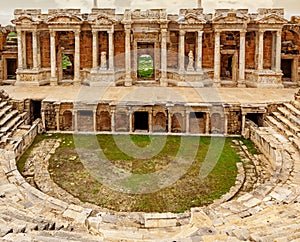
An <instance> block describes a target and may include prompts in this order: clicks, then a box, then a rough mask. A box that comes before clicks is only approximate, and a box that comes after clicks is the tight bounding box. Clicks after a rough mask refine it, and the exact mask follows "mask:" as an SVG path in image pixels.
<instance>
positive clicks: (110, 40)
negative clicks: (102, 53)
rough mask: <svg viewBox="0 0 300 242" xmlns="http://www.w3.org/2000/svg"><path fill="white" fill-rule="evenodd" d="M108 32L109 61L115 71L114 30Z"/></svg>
mask: <svg viewBox="0 0 300 242" xmlns="http://www.w3.org/2000/svg"><path fill="white" fill-rule="evenodd" d="M107 33H108V45H109V47H108V49H109V50H108V52H109V58H108V62H109V70H110V71H113V70H114V58H115V57H114V31H113V30H110V31H107Z"/></svg>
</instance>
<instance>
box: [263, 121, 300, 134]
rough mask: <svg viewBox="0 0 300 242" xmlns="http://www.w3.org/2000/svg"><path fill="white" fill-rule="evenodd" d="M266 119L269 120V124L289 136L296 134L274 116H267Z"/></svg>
mask: <svg viewBox="0 0 300 242" xmlns="http://www.w3.org/2000/svg"><path fill="white" fill-rule="evenodd" d="M266 120H267V122H268V124H269V125H270V126H272V127H273V128H275V129H278V130H280V131H281V132H282V133H283V134H284V135H286V136H287V137H294V134H293V133H292V132H291V131H289V130H287V129H286V128H285V126H284V125H283V124H282V123H281V122H279V121H278V120H276V119H275V118H274V117H272V116H267V117H266Z"/></svg>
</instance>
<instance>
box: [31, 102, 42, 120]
mask: <svg viewBox="0 0 300 242" xmlns="http://www.w3.org/2000/svg"><path fill="white" fill-rule="evenodd" d="M41 109H42V101H36V100H32V101H31V121H32V122H33V121H34V120H36V119H38V118H41V117H42V115H41Z"/></svg>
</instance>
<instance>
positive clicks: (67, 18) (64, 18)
mask: <svg viewBox="0 0 300 242" xmlns="http://www.w3.org/2000/svg"><path fill="white" fill-rule="evenodd" d="M81 22H82V19H81V18H79V17H77V16H74V15H56V16H53V17H50V18H48V20H47V23H48V24H80V23H81Z"/></svg>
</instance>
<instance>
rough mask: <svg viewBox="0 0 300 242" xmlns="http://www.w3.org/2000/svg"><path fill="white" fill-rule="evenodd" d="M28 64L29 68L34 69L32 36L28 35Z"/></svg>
mask: <svg viewBox="0 0 300 242" xmlns="http://www.w3.org/2000/svg"><path fill="white" fill-rule="evenodd" d="M26 64H27V67H28V68H32V67H33V56H32V34H31V33H26Z"/></svg>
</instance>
